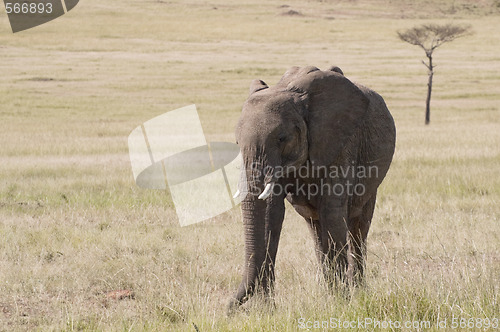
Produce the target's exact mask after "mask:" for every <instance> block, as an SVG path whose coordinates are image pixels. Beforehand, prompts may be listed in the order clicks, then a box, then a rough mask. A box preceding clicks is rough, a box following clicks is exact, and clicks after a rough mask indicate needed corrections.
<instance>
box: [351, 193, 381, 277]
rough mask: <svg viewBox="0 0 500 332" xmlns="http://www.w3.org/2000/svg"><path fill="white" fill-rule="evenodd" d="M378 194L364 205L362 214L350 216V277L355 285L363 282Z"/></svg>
mask: <svg viewBox="0 0 500 332" xmlns="http://www.w3.org/2000/svg"><path fill="white" fill-rule="evenodd" d="M375 201H376V194H374V195H373V196H372V197H371V198H370V199H369V200H368V202H366V204H365V205H364V206H363V209H362V212H361V214H359V215H358V216H356V217H353V218H349V224H348V226H349V269H348V273H347V274H348V278H349V280H350V281H351V282H352V283H353V284H354V285H359V284H361V283H362V282H363V278H364V272H365V259H366V238H367V236H368V231H369V229H370V225H371V220H372V217H373V211H374V209H375Z"/></svg>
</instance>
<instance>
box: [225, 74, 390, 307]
mask: <svg viewBox="0 0 500 332" xmlns="http://www.w3.org/2000/svg"><path fill="white" fill-rule="evenodd" d="M395 142H396V128H395V124H394V120H393V118H392V115H391V114H390V112H389V110H388V108H387V106H386V104H385V102H384V99H383V98H382V97H381V96H380V95H379V94H378V93H376V92H374V91H373V90H371V89H369V88H366V87H364V86H362V85H360V84H357V83H353V82H351V81H350V80H349V79H348V78H347V77H345V76H344V73H343V71H342V70H341V69H340V68H339V67H336V66H332V67H330V68H329V69H327V70H320V69H318V68H316V67H313V66H307V67H292V68H290V69H289V70H288V71H286V73H285V74H284V75H283V76H282V78H281V79H280V80H279V82H278V83H277V84H276V85H275V86H273V87H269V86H268V85H267V84H266V83H265V82H263V81H262V80H254V81H253V82H252V83H251V85H250V94H249V97H248V99H247V100H246V101H245V103H244V104H243V108H242V111H241V115H240V118H239V121H238V124H237V126H236V143H237V144H238V145H239V148H240V152H241V156H242V169H241V179H240V185H239V189H238V192H237V193H236V195H235V196H237V195H244V197H243V198H242V200H241V211H242V218H243V224H244V236H245V267H244V271H243V276H242V281H241V283H240V285H239V287H238V289H237V291H236V293H235V294H234V296H233V297H232V298H231V300H230V303H229V307H228V312H232V311H234V310H235V309H237V308H238V307H239V306H241V305H242V304H243V303H245V302H246V301H247V300H248V299H249V298H250V297H251V296H252V295H253V294H255V293H256V292H257V291H259V292H262V294H263V295H264V297H265V298H268V299H269V298H272V294H273V284H274V281H275V274H274V270H275V261H276V253H277V250H278V242H279V239H280V233H281V228H282V224H283V219H284V215H285V199H286V200H287V201H288V202H289V203H290V204H291V205H292V206H293V208H294V209H295V210H296V212H297V213H298V214H299V215H301V216H302V217H303V218H304V219H305V220H306V222H307V224H308V226H309V229H310V231H311V234H312V236H313V239H314V243H315V252H316V254H317V259H318V260H319V262H320V264H321V266H322V270H323V275H324V278H325V280H326V281H327V284H328V285H331V286H336V285H341V286H349V285H358V284H361V283H362V282H363V274H364V269H365V256H366V238H367V235H368V229H369V228H370V224H371V220H372V216H373V211H374V208H375V200H376V196H377V189H378V187H379V185H380V183H381V182H382V180H383V179H384V177H385V175H386V173H387V171H388V169H389V166H390V164H391V161H392V157H393V154H394V149H395ZM369 171H370V172H369ZM242 183H243V185H242ZM349 188H350V189H351V190H349ZM240 198H241V197H240ZM349 288H350V287H349Z"/></svg>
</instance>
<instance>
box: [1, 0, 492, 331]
mask: <svg viewBox="0 0 500 332" xmlns="http://www.w3.org/2000/svg"><path fill="white" fill-rule="evenodd" d="M285 5H287V6H289V7H286V6H285ZM290 10H294V11H296V12H299V13H300V14H301V15H281V14H282V13H287V12H288V14H290V12H289V11H290ZM292 14H293V13H292ZM499 14H500V3H499V2H498V1H496V2H495V1H486V0H483V1H460V0H457V1H445V0H441V1H424V0H419V1H389V0H376V1H368V0H358V1H296V0H289V1H276V0H272V1H253V2H251V1H246V0H244V1H241V2H238V3H236V2H233V3H230V2H229V1H227V2H225V3H223V2H222V1H216V2H206V1H197V0H193V1H189V2H186V1H177V0H174V1H168V2H167V1H125V2H124V1H116V0H109V1H105V2H103V1H96V0H85V1H81V2H80V3H79V4H78V6H77V7H75V8H74V9H73V10H72V11H70V12H69V13H68V14H66V15H65V16H63V17H61V18H59V19H57V20H55V21H53V22H50V23H48V24H45V25H43V26H40V27H37V28H35V29H31V30H28V31H25V32H21V33H17V34H12V33H11V31H10V27H9V25H8V21H7V16H6V15H5V13H4V12H2V13H0V31H1V32H0V57H1V62H0V70H1V75H0V120H1V121H0V137H1V139H0V330H5V331H16V330H17V331H23V330H44V331H45V330H118V331H128V330H135V331H156V330H158V331H176V330H180V331H195V327H194V325H196V326H197V328H198V329H199V331H238V330H246V331H253V330H255V331H284V330H288V331H294V330H298V329H299V319H300V318H305V319H306V320H309V321H315V320H317V321H323V320H329V319H330V318H331V317H333V318H339V319H341V320H343V321H351V320H357V319H358V318H359V319H361V320H364V319H365V318H372V319H374V320H379V321H389V320H391V321H393V322H394V321H399V322H405V321H429V322H430V323H431V324H432V328H431V329H433V330H436V324H437V322H440V321H441V322H442V321H446V322H447V326H448V329H449V328H450V327H451V324H452V320H453V319H454V318H455V319H456V320H457V321H458V322H460V320H461V319H464V320H466V321H467V322H469V319H470V318H474V319H478V320H477V321H479V322H481V319H486V318H489V319H493V318H498V319H500V310H499V308H500V299H499V291H500V290H499V287H500V226H499V222H500V206H499V202H500V147H499V146H500V113H499V111H500V110H499V107H500V88H499V87H500V54H499V51H500V40H499V38H498V31H500V17H499ZM449 21H452V22H456V23H467V24H471V25H472V29H473V30H474V32H475V34H474V35H473V36H470V37H466V38H463V39H459V40H457V41H455V42H453V43H451V44H447V45H444V46H443V47H442V48H440V49H438V50H437V51H436V53H435V63H436V64H437V68H436V75H435V77H434V91H433V100H432V113H431V124H430V125H429V126H425V125H424V124H423V123H424V102H425V93H426V88H427V87H426V82H427V75H426V71H425V70H426V69H425V67H424V66H423V65H422V64H421V63H420V60H421V59H423V57H424V53H423V51H422V50H420V49H418V48H416V47H414V46H410V45H408V44H405V43H403V42H401V41H399V40H398V38H397V36H396V31H397V30H400V29H405V28H408V27H411V26H413V25H415V24H420V23H425V22H437V23H445V22H449ZM332 64H335V65H338V66H339V67H341V68H342V69H343V71H344V73H345V75H346V76H347V77H349V78H350V79H352V80H355V81H359V82H361V83H363V84H364V85H367V86H369V87H371V88H373V89H375V90H376V91H378V92H379V93H381V94H382V95H383V96H384V98H385V100H386V102H387V104H388V106H389V109H390V110H391V111H392V114H393V116H394V118H395V121H396V126H397V130H398V139H397V148H396V153H395V156H394V162H393V164H392V168H391V169H390V171H389V174H388V176H387V178H386V180H385V182H384V183H383V184H382V186H381V187H380V190H379V196H378V197H379V199H378V202H377V208H376V210H375V216H374V220H373V224H372V228H371V232H370V235H369V244H368V252H369V254H368V265H367V269H368V272H367V286H366V287H365V288H362V289H358V290H356V291H355V293H354V294H353V296H352V297H350V298H345V297H342V296H340V295H336V294H333V293H327V292H325V287H324V285H323V284H322V283H321V282H318V281H320V279H321V278H320V274H319V273H318V265H317V263H316V260H315V256H314V252H313V245H312V239H311V238H310V236H309V233H308V230H307V226H306V224H305V222H303V220H301V218H300V217H299V216H298V215H296V214H295V212H293V211H292V210H291V209H290V208H289V209H288V212H287V216H286V220H285V223H284V229H283V232H282V240H281V243H280V249H279V252H278V262H277V284H276V296H275V302H276V308H275V309H274V310H269V308H266V307H262V306H261V305H260V302H259V301H258V300H252V301H250V303H249V304H248V305H246V306H245V309H244V310H242V311H241V312H240V313H238V314H236V315H235V316H233V317H227V316H226V313H225V307H226V304H227V300H228V299H229V297H230V296H231V294H232V293H233V292H234V291H235V289H236V287H237V285H238V283H239V281H240V274H241V271H242V268H243V232H242V224H241V221H240V212H239V210H238V209H234V210H232V211H229V212H227V213H225V214H224V215H221V216H219V217H216V218H214V219H213V220H210V221H207V222H203V223H200V224H196V225H193V226H189V227H184V228H181V227H180V226H179V224H178V222H177V219H176V215H175V210H174V206H173V204H172V201H171V199H170V198H169V195H168V193H166V192H164V191H154V190H145V189H140V188H138V187H137V186H136V185H135V184H134V181H133V178H132V173H131V169H130V162H129V159H128V148H127V136H128V134H129V133H130V131H131V130H132V129H134V128H135V127H136V126H138V125H140V124H141V123H143V122H144V121H146V120H148V119H150V118H152V117H154V116H157V115H160V114H162V113H164V112H167V111H170V110H173V109H176V108H179V107H182V106H185V105H189V104H192V103H194V104H196V105H197V107H198V110H199V113H200V117H201V121H202V124H203V128H204V131H205V133H206V137H207V140H208V141H230V142H233V141H234V135H233V128H234V126H235V123H236V121H237V118H238V115H239V111H240V109H241V105H242V103H243V101H244V100H245V99H246V95H247V90H248V86H249V83H250V81H251V80H252V79H255V78H260V79H263V80H265V81H266V82H267V83H268V84H274V83H276V82H277V81H278V79H279V77H280V76H281V75H282V74H283V73H284V72H285V71H286V69H287V68H288V67H290V66H292V65H316V66H318V67H320V68H326V67H328V66H330V65H332ZM115 290H130V291H132V292H133V294H134V296H133V297H132V298H126V299H123V300H115V299H112V298H110V297H108V296H107V295H106V294H108V293H109V292H111V291H115ZM477 321H475V322H477ZM483 322H484V321H483ZM193 324H194V325H193ZM367 327H368V329H371V326H367ZM423 329H424V328H421V329H420V330H423ZM387 330H388V329H387ZM401 330H408V329H406V328H404V326H403V328H402V329H401ZM413 330H419V329H417V328H415V329H413Z"/></svg>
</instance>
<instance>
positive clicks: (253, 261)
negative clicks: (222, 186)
mask: <svg viewBox="0 0 500 332" xmlns="http://www.w3.org/2000/svg"><path fill="white" fill-rule="evenodd" d="M251 160H256V158H251ZM265 164H266V165H267V164H268V163H267V162H266V163H265ZM266 168H267V170H268V171H267V172H266V171H264V170H265V169H266ZM272 169H273V168H271V167H265V166H264V167H263V165H262V163H260V164H259V166H258V167H255V163H254V164H253V165H252V164H251V163H250V162H248V161H246V162H245V173H246V179H247V183H248V186H249V192H248V194H247V195H246V196H245V198H244V200H243V201H242V202H241V211H242V216H243V225H244V226H243V227H244V230H245V269H244V272H243V280H242V281H241V284H240V286H239V288H238V290H237V292H236V294H235V297H234V298H233V300H232V301H231V303H230V308H229V309H230V310H232V309H234V308H236V307H238V306H239V305H240V304H242V303H244V302H245V301H246V300H247V299H248V298H249V297H250V296H251V295H252V294H253V293H254V292H255V291H256V288H257V286H258V287H259V289H260V290H262V291H263V292H264V293H266V294H268V293H269V291H270V288H271V286H272V285H271V284H272V281H273V279H274V258H275V256H276V251H277V245H278V239H279V234H280V231H281V223H282V222H283V216H284V206H283V208H281V206H282V205H283V198H282V197H281V198H279V197H274V196H273V195H272V185H271V188H270V189H269V188H267V192H266V187H268V186H267V183H266V181H269V180H270V179H271V178H272V175H270V174H271V173H272ZM270 170H271V171H270ZM264 194H265V195H266V197H265V198H264V197H262V196H263V195H264ZM280 200H281V204H280V203H279V201H280ZM282 210H283V211H282ZM276 225H278V227H276Z"/></svg>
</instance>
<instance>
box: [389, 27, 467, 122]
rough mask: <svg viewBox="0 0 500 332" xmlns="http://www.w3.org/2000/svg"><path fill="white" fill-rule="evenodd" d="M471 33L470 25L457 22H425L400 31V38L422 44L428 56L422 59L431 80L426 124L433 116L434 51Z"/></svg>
mask: <svg viewBox="0 0 500 332" xmlns="http://www.w3.org/2000/svg"><path fill="white" fill-rule="evenodd" d="M468 34H471V28H470V26H469V25H457V24H452V23H448V24H444V25H438V24H423V25H420V26H416V27H413V28H411V29H408V30H405V31H402V32H401V31H400V32H398V36H399V39H401V40H402V41H404V42H407V43H409V44H412V45H416V46H420V47H421V48H422V49H423V50H424V51H425V55H426V56H427V59H428V62H425V61H424V60H422V63H423V64H424V65H425V66H426V67H427V69H428V74H429V81H428V83H427V87H428V88H427V101H426V105H425V124H429V122H430V117H431V92H432V78H433V76H434V68H435V67H436V66H435V65H434V64H433V63H432V53H433V52H434V50H435V49H436V48H438V47H439V46H441V45H443V44H444V43H448V42H451V41H453V40H455V39H457V38H459V37H462V36H465V35H468Z"/></svg>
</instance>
